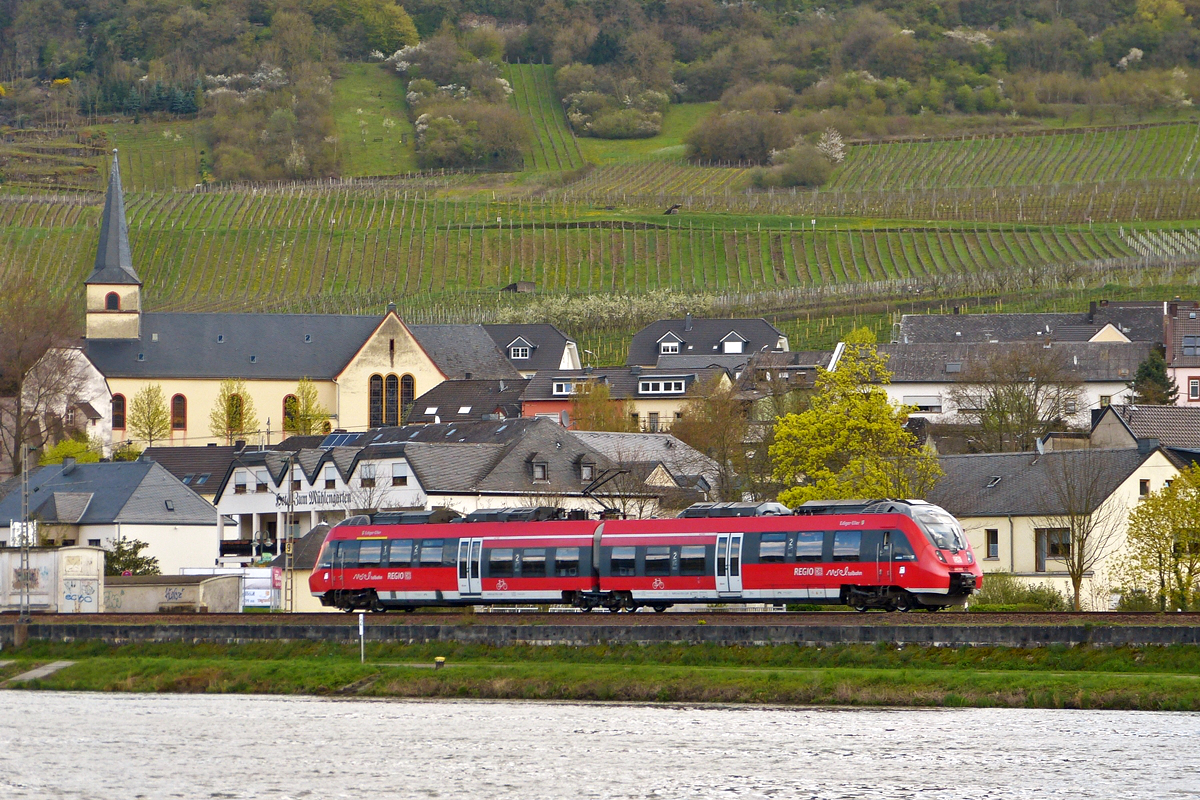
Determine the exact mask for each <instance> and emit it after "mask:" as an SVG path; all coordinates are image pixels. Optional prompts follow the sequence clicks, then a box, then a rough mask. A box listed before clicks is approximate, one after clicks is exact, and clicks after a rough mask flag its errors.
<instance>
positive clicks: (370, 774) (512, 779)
mask: <svg viewBox="0 0 1200 800" xmlns="http://www.w3.org/2000/svg"><path fill="white" fill-rule="evenodd" d="M9 797H12V798H38V800H58V799H59V798H71V799H72V800H74V799H75V798H79V799H80V800H84V799H86V800H109V799H110V798H111V800H130V798H156V799H157V798H273V799H278V800H286V799H287V798H297V799H298V798H320V799H321V800H327V799H329V798H364V797H372V798H410V797H411V798H456V799H457V798H481V799H483V798H486V800H509V799H510V798H511V800H540V799H541V798H547V799H553V798H571V799H572V800H574V799H575V798H786V799H789V800H790V798H854V799H855V800H876V799H878V800H884V798H886V799H887V800H904V799H905V798H923V799H924V798H930V799H937V800H940V799H941V798H946V799H947V800H949V799H950V798H954V800H960V799H961V798H989V799H990V798H1046V797H1062V798H1071V800H1075V799H1076V798H1105V800H1114V799H1116V800H1137V799H1138V798H1155V800H1162V799H1163V798H1182V797H1200V714H1158V713H1145V712H1106V711H1039V710H1008V709H1003V710H998V709H929V710H910V709H812V708H757V707H740V706H739V707H731V706H700V707H691V706H688V707H664V706H644V705H616V704H568V703H508V702H475V701H395V700H380V701H373V700H330V699H319V698H281V697H261V696H237V695H214V696H206V695H118V694H76V693H52V692H25V691H5V692H0V798H9Z"/></svg>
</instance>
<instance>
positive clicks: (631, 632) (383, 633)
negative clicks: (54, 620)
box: [0, 622, 1200, 647]
mask: <svg viewBox="0 0 1200 800" xmlns="http://www.w3.org/2000/svg"><path fill="white" fill-rule="evenodd" d="M365 637H366V639H367V641H370V642H380V641H387V642H402V643H406V644H423V643H428V642H454V643H460V644H484V645H498V646H503V645H543V646H545V645H569V646H575V647H582V646H588V645H604V644H640V645H646V644H717V645H727V646H754V645H772V644H799V645H817V646H830V645H837V644H909V645H922V646H935V647H972V646H989V647H1047V646H1051V645H1080V644H1088V645H1095V646H1102V647H1105V646H1106V647H1120V646H1142V645H1172V644H1192V645H1195V644H1200V626H1194V625H1161V626H1150V625H1061V626H1058V625H1055V626H1051V625H978V626H969V625H895V626H892V625H695V624H691V625H645V626H639V625H486V624H484V625H389V624H386V623H385V624H380V623H374V622H373V623H372V624H369V625H367V626H366V632H365ZM26 638H27V639H28V640H30V641H47V642H77V641H101V642H106V643H108V644H132V643H140V642H194V643H200V642H203V643H222V644H242V643H251V642H265V641H329V642H357V641H358V628H357V626H354V625H303V624H299V625H288V624H283V625H272V624H269V623H254V624H206V623H192V624H168V625H115V624H114V625H106V624H52V625H51V624H41V623H37V622H34V623H31V624H29V625H28V626H27V627H25V626H19V625H17V624H15V623H6V624H0V646H5V647H7V646H12V645H13V644H14V642H19V641H22V640H24V639H26Z"/></svg>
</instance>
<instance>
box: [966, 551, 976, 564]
mask: <svg viewBox="0 0 1200 800" xmlns="http://www.w3.org/2000/svg"><path fill="white" fill-rule="evenodd" d="M967 563H968V564H974V563H975V556H973V555H971V551H969V550H968V551H967Z"/></svg>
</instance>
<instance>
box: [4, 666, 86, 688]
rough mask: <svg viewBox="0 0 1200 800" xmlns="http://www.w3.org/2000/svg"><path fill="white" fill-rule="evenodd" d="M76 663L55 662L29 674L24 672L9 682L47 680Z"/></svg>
mask: <svg viewBox="0 0 1200 800" xmlns="http://www.w3.org/2000/svg"><path fill="white" fill-rule="evenodd" d="M74 663H75V662H74V661H55V662H53V663H50V664H45V665H43V666H40V667H38V668H37V669H31V670H29V672H22V673H21V674H20V675H16V676H14V677H12V678H9V679H8V682H9V683H12V682H14V681H36V680H38V679H39V678H45V677H48V676H50V675H53V674H54V673H56V672H58V671H59V670H60V669H63V668H64V667H69V666H71V665H72V664H74Z"/></svg>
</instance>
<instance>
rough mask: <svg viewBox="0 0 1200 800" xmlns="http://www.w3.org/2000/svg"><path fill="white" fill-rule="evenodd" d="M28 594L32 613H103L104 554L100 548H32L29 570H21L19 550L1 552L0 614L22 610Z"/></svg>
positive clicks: (6, 549) (8, 549)
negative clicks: (22, 603) (22, 602)
mask: <svg viewBox="0 0 1200 800" xmlns="http://www.w3.org/2000/svg"><path fill="white" fill-rule="evenodd" d="M25 593H27V594H28V598H29V601H28V602H29V608H30V610H31V611H51V612H57V613H61V614H95V613H98V612H100V611H103V610H104V609H103V599H104V551H103V550H101V549H100V548H99V547H52V548H33V549H31V550H30V551H29V568H28V569H22V568H21V551H20V550H19V549H17V548H5V549H4V550H0V611H17V610H19V609H20V608H21V601H22V595H23V594H25Z"/></svg>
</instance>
